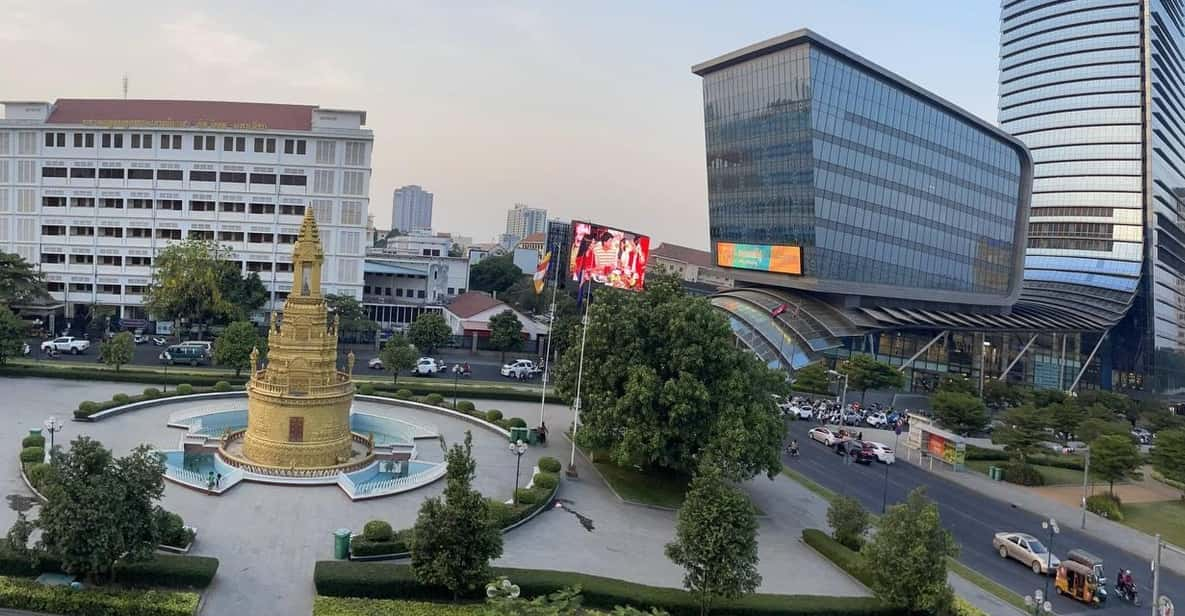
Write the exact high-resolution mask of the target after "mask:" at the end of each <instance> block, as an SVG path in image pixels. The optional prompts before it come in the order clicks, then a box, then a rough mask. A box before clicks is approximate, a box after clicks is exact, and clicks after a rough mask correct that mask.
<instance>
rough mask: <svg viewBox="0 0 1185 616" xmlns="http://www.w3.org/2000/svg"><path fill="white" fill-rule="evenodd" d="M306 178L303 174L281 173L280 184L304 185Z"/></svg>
mask: <svg viewBox="0 0 1185 616" xmlns="http://www.w3.org/2000/svg"><path fill="white" fill-rule="evenodd" d="M306 181H307V178H306V177H305V176H303V175H281V176H280V185H281V186H304V185H305V182H306Z"/></svg>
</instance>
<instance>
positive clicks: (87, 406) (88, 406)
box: [74, 390, 148, 416]
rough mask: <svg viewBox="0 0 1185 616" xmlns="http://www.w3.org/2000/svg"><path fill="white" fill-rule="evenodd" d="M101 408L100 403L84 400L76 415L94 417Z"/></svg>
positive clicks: (80, 403)
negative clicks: (81, 414) (82, 414)
mask: <svg viewBox="0 0 1185 616" xmlns="http://www.w3.org/2000/svg"><path fill="white" fill-rule="evenodd" d="M144 391H145V393H147V392H148V390H144ZM99 406H100V405H99V403H98V402H94V401H93V400H83V401H82V402H79V403H78V412H76V413H74V414H75V415H78V413H84V414H86V415H88V416H89V415H92V414H94V413H96V412H98V411H99Z"/></svg>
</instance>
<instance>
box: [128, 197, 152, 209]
mask: <svg viewBox="0 0 1185 616" xmlns="http://www.w3.org/2000/svg"><path fill="white" fill-rule="evenodd" d="M128 209H132V210H151V209H152V199H128Z"/></svg>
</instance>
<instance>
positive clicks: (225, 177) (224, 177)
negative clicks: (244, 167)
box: [218, 171, 247, 184]
mask: <svg viewBox="0 0 1185 616" xmlns="http://www.w3.org/2000/svg"><path fill="white" fill-rule="evenodd" d="M218 178H219V179H220V180H221V181H223V182H231V183H234V184H246V183H247V174H246V173H239V172H237V171H223V172H222V173H219V174H218Z"/></svg>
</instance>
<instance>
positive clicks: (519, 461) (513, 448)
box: [510, 439, 527, 505]
mask: <svg viewBox="0 0 1185 616" xmlns="http://www.w3.org/2000/svg"><path fill="white" fill-rule="evenodd" d="M510 453H512V454H514V455H515V457H516V459H515V463H514V497H513V500H512V502H513V503H514V504H515V505H517V504H518V478H519V469H521V468H522V465H523V454H524V453H527V444H526V443H524V442H522V440H521V439H520V440H518V441H515V442H513V443H511V444H510Z"/></svg>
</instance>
